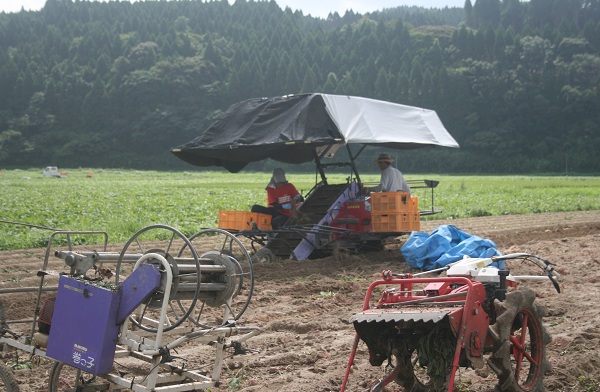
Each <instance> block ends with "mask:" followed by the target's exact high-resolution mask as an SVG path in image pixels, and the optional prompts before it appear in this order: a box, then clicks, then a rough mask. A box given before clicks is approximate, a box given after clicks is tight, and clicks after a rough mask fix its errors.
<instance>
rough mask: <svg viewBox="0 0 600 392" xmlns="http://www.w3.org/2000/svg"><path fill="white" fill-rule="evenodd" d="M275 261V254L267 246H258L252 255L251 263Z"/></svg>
mask: <svg viewBox="0 0 600 392" xmlns="http://www.w3.org/2000/svg"><path fill="white" fill-rule="evenodd" d="M274 261H275V255H274V254H273V252H272V251H271V249H269V248H264V247H263V248H260V249H259V250H257V251H256V253H254V254H253V255H252V263H253V264H256V263H272V262H274Z"/></svg>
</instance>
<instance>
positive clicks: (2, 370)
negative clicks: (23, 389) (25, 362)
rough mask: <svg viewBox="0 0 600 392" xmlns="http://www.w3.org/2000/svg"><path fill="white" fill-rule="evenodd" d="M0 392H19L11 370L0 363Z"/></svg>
mask: <svg viewBox="0 0 600 392" xmlns="http://www.w3.org/2000/svg"><path fill="white" fill-rule="evenodd" d="M0 392H19V384H18V383H17V380H16V379H15V376H14V375H13V373H12V370H11V369H10V368H9V367H8V366H6V365H5V364H4V363H0Z"/></svg>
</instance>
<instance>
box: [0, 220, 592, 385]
mask: <svg viewBox="0 0 600 392" xmlns="http://www.w3.org/2000/svg"><path fill="white" fill-rule="evenodd" d="M441 224H452V225H455V226H457V227H458V228H460V229H461V230H463V231H466V232H468V233H471V234H474V235H478V236H481V237H483V238H489V239H491V240H493V241H494V242H495V243H496V244H497V247H498V250H499V251H500V252H501V253H503V254H508V253H514V252H526V253H531V254H536V255H539V256H540V257H542V258H544V259H546V260H550V261H552V262H554V263H555V264H557V268H556V270H557V271H558V272H559V273H560V274H561V276H560V279H559V283H560V285H561V289H562V292H561V293H560V294H559V293H556V291H555V290H554V288H553V287H552V285H551V284H550V283H549V282H533V283H531V282H530V283H524V285H526V286H528V287H531V288H532V289H534V291H535V292H536V293H537V295H538V299H537V301H536V302H537V303H539V304H541V305H544V306H546V307H547V309H548V316H547V317H545V318H544V319H543V321H544V325H545V326H546V328H547V330H548V332H549V333H550V335H551V336H552V339H553V340H552V342H551V343H550V344H549V345H548V346H547V357H548V360H549V361H550V363H551V365H552V370H551V371H550V372H549V373H548V374H547V375H546V377H545V382H544V384H545V387H546V390H548V391H599V390H600V350H598V346H599V345H600V326H599V320H600V306H599V305H598V303H599V302H600V211H588V212H569V213H549V214H534V215H515V216H500V217H482V218H470V219H457V220H452V221H428V222H423V223H422V226H421V229H422V230H423V231H429V232H430V231H431V230H433V229H434V228H435V227H437V226H438V225H441ZM401 241H402V239H401V238H399V239H398V240H397V241H394V242H392V243H391V244H390V245H388V246H387V247H386V250H384V251H380V252H373V253H367V254H360V255H357V254H349V253H348V254H346V253H344V252H342V253H340V254H339V255H336V256H335V257H334V256H331V257H328V258H324V259H319V260H310V261H303V262H297V261H281V260H279V261H276V262H274V263H269V264H257V265H255V266H254V272H255V279H256V281H255V287H254V296H253V299H252V302H251V304H250V307H249V309H248V310H247V311H246V313H245V314H244V316H243V317H242V320H241V322H242V324H243V325H256V326H259V327H260V328H261V333H260V334H259V335H258V336H256V337H253V338H251V339H250V340H248V341H247V342H246V343H245V345H244V346H245V347H246V348H247V349H249V350H248V352H247V353H246V354H243V355H236V356H234V357H232V358H227V359H226V360H225V363H224V365H225V366H224V368H223V371H222V384H221V386H220V387H218V388H211V391H215V390H243V391H282V390H287V391H290V392H291V391H294V392H308V391H311V392H312V391H339V390H340V387H341V385H342V381H343V378H344V372H345V369H346V365H347V362H348V357H349V354H350V349H351V346H352V342H353V339H354V328H353V326H352V325H351V324H348V322H347V320H348V318H349V317H350V316H351V315H352V314H354V313H356V312H358V311H360V309H361V306H362V302H363V299H364V294H365V291H366V288H367V287H368V285H369V284H370V283H371V282H372V281H373V280H375V279H377V278H378V277H379V276H380V274H381V272H382V271H383V270H386V269H389V270H392V271H394V272H408V271H410V268H409V267H408V266H407V265H406V263H405V262H404V261H403V260H402V257H401V254H400V252H399V249H398V248H399V244H400V243H401ZM118 248H119V247H118V245H115V249H118ZM43 258H44V250H43V249H33V250H19V251H7V252H0V288H2V287H15V286H19V285H21V286H27V285H32V282H34V281H35V279H36V278H35V272H36V271H37V270H38V269H39V268H40V263H41V261H42V260H43ZM509 268H510V269H511V272H512V273H516V274H537V273H538V272H539V271H538V270H536V269H535V268H534V267H530V266H529V265H523V264H521V263H520V262H516V263H515V264H509ZM413 272H417V271H413ZM33 300H34V298H33V296H32V295H31V294H15V295H12V294H11V295H3V301H4V303H5V307H6V313H7V315H6V318H7V319H8V320H15V319H20V318H25V317H28V315H27V314H25V313H26V312H25V310H24V309H25V308H26V305H27V304H31V302H32V301H33ZM202 350H204V346H198V345H190V346H188V347H185V348H183V349H182V350H180V351H178V353H177V355H178V356H182V357H189V359H190V362H193V360H194V358H195V357H196V356H197V355H198V352H201V351H202ZM14 355H15V353H14V352H11V351H4V352H0V356H1V357H2V359H3V360H4V362H8V363H10V362H11V361H14ZM21 356H22V358H21V359H23V357H24V358H25V359H27V358H28V355H25V354H21ZM33 363H34V366H33V369H29V370H19V371H16V372H15V375H16V376H17V378H18V381H19V383H20V386H21V391H44V390H46V389H47V386H46V385H47V380H48V373H49V369H50V363H49V362H46V361H36V360H35V358H34V361H33ZM384 374H385V369H383V368H376V367H372V366H370V365H369V364H368V353H367V350H366V346H365V345H364V344H363V343H361V344H360V345H359V348H358V352H357V355H356V359H355V363H354V366H353V368H352V372H351V374H350V378H349V383H348V387H347V390H348V391H365V390H368V388H369V386H370V385H373V383H374V382H376V380H378V379H381V378H382V377H383V376H384ZM496 381H497V379H496V376H495V374H494V373H493V372H492V371H491V370H490V369H489V368H487V367H486V368H484V370H483V371H478V372H477V373H475V372H474V371H472V370H468V369H461V370H460V371H459V373H458V374H457V381H456V383H455V390H456V391H466V390H469V391H493V390H494V386H495V384H496ZM386 390H388V391H401V390H402V389H401V388H400V387H397V386H395V385H394V384H390V385H389V386H388V387H387V389H386Z"/></svg>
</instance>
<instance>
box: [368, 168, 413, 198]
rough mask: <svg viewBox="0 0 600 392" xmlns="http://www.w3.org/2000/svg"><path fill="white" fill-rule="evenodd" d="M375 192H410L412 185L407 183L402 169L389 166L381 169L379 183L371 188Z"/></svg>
mask: <svg viewBox="0 0 600 392" xmlns="http://www.w3.org/2000/svg"><path fill="white" fill-rule="evenodd" d="M371 191H373V192H409V193H410V187H409V186H408V184H407V183H406V180H405V179H404V176H403V175H402V173H401V172H400V170H398V169H396V168H395V167H392V166H388V167H386V168H385V169H383V170H382V171H381V180H380V181H379V185H378V186H376V187H373V188H371Z"/></svg>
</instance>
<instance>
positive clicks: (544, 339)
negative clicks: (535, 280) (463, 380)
mask: <svg viewBox="0 0 600 392" xmlns="http://www.w3.org/2000/svg"><path fill="white" fill-rule="evenodd" d="M534 300H535V293H534V292H533V291H532V290H529V289H520V290H517V291H513V292H511V293H509V294H507V296H506V301H504V302H499V301H496V304H495V306H496V313H497V315H498V316H497V318H496V323H495V324H494V325H492V326H490V336H491V337H492V340H493V341H494V352H493V354H492V356H491V358H490V367H491V368H492V369H493V370H494V371H495V372H496V373H497V375H498V380H499V381H498V389H499V390H501V391H507V392H537V391H542V390H544V385H543V381H544V373H545V371H546V369H548V368H549V367H548V366H549V364H548V362H547V360H546V344H548V343H549V342H550V341H551V338H550V335H548V333H547V332H546V330H545V328H544V326H543V325H542V317H543V316H544V309H543V308H540V307H538V306H537V305H536V304H534Z"/></svg>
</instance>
